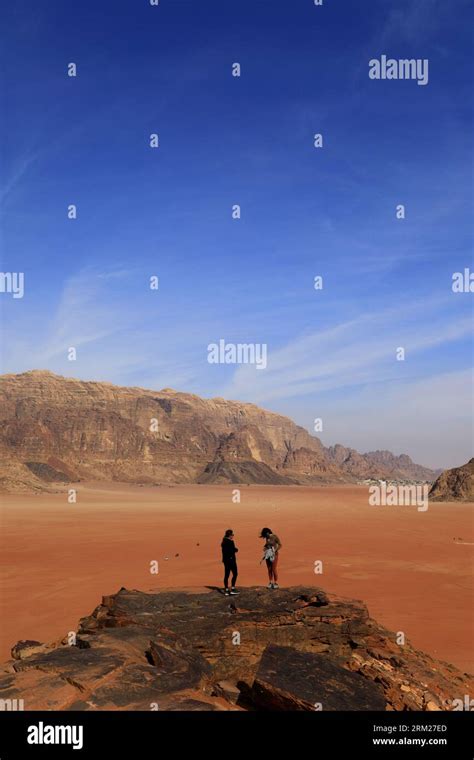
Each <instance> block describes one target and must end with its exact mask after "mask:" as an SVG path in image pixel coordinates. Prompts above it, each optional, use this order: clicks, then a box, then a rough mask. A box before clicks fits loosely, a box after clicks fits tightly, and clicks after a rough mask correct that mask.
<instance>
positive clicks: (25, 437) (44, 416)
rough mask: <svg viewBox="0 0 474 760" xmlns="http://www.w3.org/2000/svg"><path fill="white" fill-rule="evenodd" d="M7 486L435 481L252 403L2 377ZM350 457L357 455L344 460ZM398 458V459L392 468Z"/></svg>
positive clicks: (401, 460)
mask: <svg viewBox="0 0 474 760" xmlns="http://www.w3.org/2000/svg"><path fill="white" fill-rule="evenodd" d="M0 422H1V425H0V461H1V463H2V464H1V471H0V487H1V488H2V489H3V490H9V491H21V490H23V491H28V490H44V489H47V488H48V487H50V486H49V485H48V484H51V483H53V482H56V483H65V482H75V481H78V480H97V481H114V480H117V481H122V482H128V483H140V484H156V483H196V482H202V483H216V482H217V483H229V482H230V483H234V482H241V483H269V484H275V485H285V484H288V485H289V484H292V483H308V484H318V483H335V482H341V483H344V482H353V481H354V480H355V479H357V478H358V477H359V478H360V477H363V478H365V477H366V476H367V475H370V476H371V477H380V478H385V477H388V476H391V475H394V474H396V476H397V477H401V478H403V477H406V478H412V477H413V476H414V475H418V476H419V477H420V478H421V479H428V480H429V479H430V477H431V479H434V473H432V472H431V471H429V470H426V469H424V468H417V466H416V465H414V464H413V462H411V460H410V459H409V457H397V458H395V457H393V455H392V454H390V452H375V454H383V455H384V456H382V457H379V458H378V459H377V458H375V459H374V456H375V454H374V455H373V456H372V455H371V458H370V461H367V457H369V455H365V454H364V455H360V454H358V453H357V452H355V451H354V450H349V449H343V447H333V448H330V449H326V448H325V447H324V446H323V445H322V443H321V441H320V440H319V439H318V438H316V437H314V436H311V435H310V434H309V433H308V432H307V431H306V430H305V429H304V428H302V427H299V426H298V425H295V424H294V422H292V421H291V420H290V419H288V418H287V417H283V416H282V415H279V414H273V413H272V412H267V411H265V410H263V409H260V408H259V407H258V406H255V405H254V404H245V403H240V402H237V401H226V400H224V399H222V398H214V399H203V398H199V396H194V395H192V394H189V393H178V392H177V391H173V390H169V389H165V390H161V391H150V390H144V389H141V388H123V387H118V386H115V385H111V384H109V383H95V382H84V381H81V380H74V379H72V378H65V377H60V376H59V375H55V374H54V373H52V372H47V371H38V370H34V371H32V372H25V373H23V374H20V375H4V376H3V377H1V378H0ZM347 452H350V455H349V454H347ZM392 460H396V461H395V462H394V461H392Z"/></svg>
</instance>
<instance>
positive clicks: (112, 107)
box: [0, 0, 473, 467]
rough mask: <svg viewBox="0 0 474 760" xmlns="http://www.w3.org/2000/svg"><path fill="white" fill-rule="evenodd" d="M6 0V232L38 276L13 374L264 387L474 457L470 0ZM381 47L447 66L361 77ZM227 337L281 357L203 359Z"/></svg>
mask: <svg viewBox="0 0 474 760" xmlns="http://www.w3.org/2000/svg"><path fill="white" fill-rule="evenodd" d="M10 5H11V7H10V8H9V9H6V10H3V11H2V14H3V16H4V22H3V23H2V32H1V33H0V34H1V36H2V40H1V42H2V46H1V47H2V51H3V52H2V58H1V64H2V71H3V81H4V85H3V88H2V106H3V107H2V110H3V111H4V113H5V114H6V118H5V120H4V122H3V126H2V150H1V166H2V187H1V190H0V202H1V207H0V208H1V229H0V234H1V238H0V242H1V249H2V271H4V272H24V275H25V294H24V297H23V298H22V299H13V298H12V296H11V294H10V293H1V294H0V305H1V308H2V320H3V329H2V335H3V351H2V365H3V371H4V372H21V371H25V370H27V369H33V368H46V369H50V370H53V371H55V372H58V373H61V374H65V375H68V376H74V377H80V378H84V379H94V380H107V381H111V382H114V383H118V384H125V385H141V386H145V387H150V388H156V389H159V388H162V387H173V388H176V389H178V390H183V391H189V392H193V393H198V394H200V395H203V396H224V397H229V398H237V399H240V400H245V401H252V402H255V403H257V404H259V405H261V406H264V407H266V408H268V409H272V410H274V411H278V412H282V413H284V414H288V415H290V416H291V417H293V418H294V419H295V420H296V421H297V422H299V423H300V424H302V425H304V426H305V427H307V428H308V429H309V430H312V426H313V420H314V419H315V418H316V417H319V418H322V420H323V432H322V433H321V434H320V437H321V438H322V440H323V442H324V443H326V444H333V443H336V442H341V443H344V444H346V445H351V446H354V447H355V448H358V449H359V450H361V451H367V450H373V449H376V448H388V449H391V450H392V451H394V452H395V453H402V452H405V453H408V454H410V455H411V456H412V457H413V458H414V459H415V460H417V461H418V462H421V463H423V464H427V465H429V466H436V467H438V466H439V467H445V466H454V465H457V464H461V463H463V462H464V461H466V460H467V459H468V458H469V457H470V456H471V450H472V437H473V436H472V434H473V428H472V419H471V404H472V380H471V367H472V342H471V337H470V336H471V330H472V328H471V324H472V298H473V295H472V294H470V293H456V294H455V293H453V292H452V289H451V282H452V274H453V272H456V271H463V270H464V268H465V267H471V270H472V268H473V263H472V253H471V251H472V237H473V236H472V232H473V229H472V227H473V224H472V200H473V197H472V195H473V194H472V130H473V119H472V109H471V106H470V103H471V101H472V33H471V32H470V31H469V30H470V29H471V28H472V26H473V24H472V22H473V18H472V15H473V14H472V10H471V9H470V8H469V5H470V3H468V2H464V0H454V1H452V2H450V3H446V2H442V1H438V0H418V1H416V0H410V2H405V1H404V0H403V1H402V2H395V1H393V0H392V1H391V2H389V1H388V0H378V1H377V2H376V3H370V4H369V3H363V2H355V1H354V0H351V2H349V1H347V2H331V1H330V0H324V3H323V6H322V7H316V6H314V4H313V2H312V0H291V2H290V1H289V0H288V1H285V2H284V1H283V0H279V1H274V2H273V1H272V0H239V2H234V3H232V2H222V0H200V2H197V0H192V1H186V0H160V3H159V6H158V7H151V6H150V5H149V0H133V2H132V0H128V1H127V2H125V1H124V0H117V1H114V0H81V3H76V4H71V3H64V2H63V1H62V0H61V2H59V1H58V2H55V1H54V0H52V1H50V2H48V3H47V6H45V5H44V4H40V3H37V2H32V1H31V0H26V2H22V3H21V4H17V5H16V7H14V4H10ZM382 54H386V55H388V56H389V57H392V58H395V59H399V58H427V59H428V60H429V83H428V84H427V85H426V86H419V85H418V84H417V82H416V81H413V80H406V81H403V80H385V81H382V80H379V81H375V80H371V79H369V77H368V62H369V60H370V59H372V58H378V57H380V56H381V55H382ZM70 62H75V63H76V64H77V69H78V71H77V77H75V78H72V77H68V76H67V65H68V63H70ZM234 62H239V63H240V64H241V76H240V78H236V77H233V76H232V74H231V68H232V64H233V63H234ZM153 132H156V133H158V134H159V140H160V147H159V148H158V149H156V150H153V149H151V148H150V147H149V135H150V133H153ZM315 133H322V135H323V141H324V142H323V145H324V147H323V148H322V149H315V148H314V146H313V135H314V134H315ZM69 204H76V206H77V213H78V218H77V219H75V220H70V219H68V218H67V207H68V205H69ZM233 204H240V206H241V213H242V217H241V219H239V220H234V219H232V217H231V208H232V206H233ZM397 204H404V205H405V208H406V218H405V219H403V220H400V219H397V218H396V214H395V209H396V206H397ZM152 275H157V276H158V277H159V280H160V286H159V290H158V291H151V290H150V288H149V278H150V276H152ZM316 275H322V276H323V278H324V287H323V290H321V291H315V290H314V287H313V279H314V277H315V276H316ZM221 338H223V339H225V340H226V341H229V342H236V343H237V342H242V343H266V344H267V346H268V367H267V369H266V370H265V371H257V370H256V369H255V367H249V366H240V367H239V366H235V365H212V364H209V363H208V361H207V346H208V344H209V343H212V342H216V341H218V340H219V339H221ZM70 346H74V347H75V348H76V350H77V359H76V361H74V362H71V361H68V358H67V350H68V348H69V347H70ZM399 346H402V347H404V348H405V351H406V358H405V361H404V362H400V361H396V358H395V352H396V349H397V347H399Z"/></svg>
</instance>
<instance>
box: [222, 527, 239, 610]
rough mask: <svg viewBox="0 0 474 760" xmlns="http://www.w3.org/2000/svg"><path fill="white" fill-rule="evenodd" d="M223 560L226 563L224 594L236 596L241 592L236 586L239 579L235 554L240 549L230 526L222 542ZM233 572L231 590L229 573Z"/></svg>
mask: <svg viewBox="0 0 474 760" xmlns="http://www.w3.org/2000/svg"><path fill="white" fill-rule="evenodd" d="M221 549H222V562H223V563H224V594H225V596H235V595H236V594H238V593H239V592H238V591H237V590H236V588H235V582H236V580H237V560H236V557H235V555H236V554H237V552H238V551H239V550H238V549H237V547H236V545H235V544H234V531H233V530H231V529H230V528H229V530H226V532H225V534H224V538H223V539H222V543H221ZM231 573H232V578H231V588H230V590H229V575H230V574H231Z"/></svg>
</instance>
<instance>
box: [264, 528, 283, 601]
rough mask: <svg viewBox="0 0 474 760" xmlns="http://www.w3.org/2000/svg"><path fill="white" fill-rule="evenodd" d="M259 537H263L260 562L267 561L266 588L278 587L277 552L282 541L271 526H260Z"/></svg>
mask: <svg viewBox="0 0 474 760" xmlns="http://www.w3.org/2000/svg"><path fill="white" fill-rule="evenodd" d="M260 538H264V539H265V544H264V546H263V558H262V562H263V560H265V562H266V563H267V570H268V580H269V583H268V586H267V588H280V587H279V585H278V553H279V551H280V549H281V547H282V543H281V541H280V539H279V538H278V536H277V535H276V533H273V531H272V530H271V528H262V531H261V533H260Z"/></svg>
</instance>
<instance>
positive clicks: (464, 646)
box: [0, 483, 474, 673]
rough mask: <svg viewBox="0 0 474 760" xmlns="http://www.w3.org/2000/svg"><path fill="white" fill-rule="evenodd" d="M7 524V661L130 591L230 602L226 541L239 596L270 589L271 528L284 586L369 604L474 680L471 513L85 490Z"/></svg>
mask: <svg viewBox="0 0 474 760" xmlns="http://www.w3.org/2000/svg"><path fill="white" fill-rule="evenodd" d="M237 488H238V489H239V490H240V503H239V502H236V501H235V499H236V495H235V489H237ZM0 521H1V532H2V553H1V560H0V562H1V583H0V592H1V593H0V605H1V610H0V611H1V624H0V660H1V661H4V660H6V659H8V658H9V656H10V649H11V647H12V645H13V644H14V643H16V641H18V640H20V639H35V640H39V641H43V642H45V641H51V640H53V639H57V638H59V637H62V636H64V635H65V634H66V633H67V632H69V631H74V630H76V626H77V622H78V620H79V618H81V617H83V616H85V615H87V614H89V613H90V612H92V610H93V609H94V608H95V607H96V605H97V604H99V603H100V601H101V598H102V596H103V595H106V594H112V593H115V592H116V591H118V590H119V589H120V587H122V586H124V587H126V588H129V589H132V588H135V589H140V590H144V591H146V590H155V591H156V590H159V589H160V588H183V587H199V588H202V587H204V586H210V587H216V589H217V588H220V587H221V586H222V574H223V570H222V568H223V566H222V563H221V557H220V542H221V539H222V536H223V534H224V531H225V530H226V529H227V528H232V529H233V530H234V532H235V543H236V545H237V547H238V548H239V553H238V566H239V578H238V582H237V585H238V586H239V585H241V586H251V585H259V584H261V585H266V583H267V580H268V579H267V577H266V570H265V566H264V564H260V558H261V553H262V552H261V544H262V542H261V540H260V539H259V538H258V536H259V532H260V529H261V528H262V527H264V526H268V527H270V528H271V529H272V530H273V531H274V532H276V533H277V534H278V536H279V537H280V539H281V541H282V544H283V548H282V550H281V556H280V563H279V564H280V567H279V570H280V579H279V580H280V585H281V586H295V585H298V584H302V585H315V586H320V587H321V588H323V589H325V590H326V591H329V592H332V593H336V594H340V595H343V596H347V597H350V598H354V599H360V600H363V601H364V602H365V603H366V604H367V606H368V609H369V612H370V614H371V616H372V617H373V618H375V619H376V620H377V621H378V622H379V623H381V624H382V625H384V626H386V627H387V628H389V629H390V630H392V631H395V632H403V633H404V634H405V636H406V637H407V639H408V640H410V641H411V643H412V644H413V645H414V646H415V647H417V648H419V649H421V650H423V651H425V652H427V653H429V654H431V655H433V656H434V657H436V658H438V659H441V660H445V661H447V662H449V663H452V664H454V665H456V666H457V667H458V668H460V669H461V670H464V671H466V672H469V673H473V672H474V651H473V645H472V641H473V633H474V613H473V604H472V602H473V588H472V586H473V573H472V552H473V548H474V520H473V505H472V504H470V503H466V502H438V503H430V504H429V508H428V510H427V511H426V512H420V511H418V510H417V509H416V507H414V506H371V505H369V501H368V488H367V487H365V486H352V485H351V486H320V487H306V486H259V485H251V486H234V485H212V486H207V485H175V486H156V487H140V486H128V485H123V484H117V485H112V486H111V485H110V484H97V483H87V484H86V483H80V484H78V486H77V501H76V503H69V501H68V497H67V490H66V489H64V490H62V491H58V492H56V493H51V494H44V493H43V494H38V495H30V494H15V495H7V494H5V495H2V497H1V513H0ZM156 563H157V564H156ZM319 563H322V566H321V564H319ZM156 569H158V572H157V573H156V572H152V571H153V570H156ZM320 569H322V572H315V570H320ZM216 593H217V590H216ZM268 593H269V594H271V593H272V591H270V590H269V591H268ZM223 603H226V602H224V597H223Z"/></svg>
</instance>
